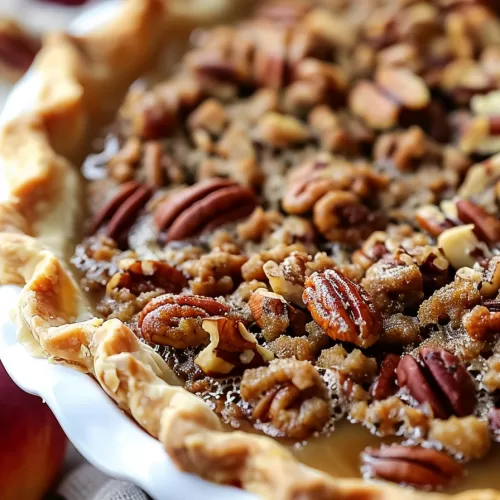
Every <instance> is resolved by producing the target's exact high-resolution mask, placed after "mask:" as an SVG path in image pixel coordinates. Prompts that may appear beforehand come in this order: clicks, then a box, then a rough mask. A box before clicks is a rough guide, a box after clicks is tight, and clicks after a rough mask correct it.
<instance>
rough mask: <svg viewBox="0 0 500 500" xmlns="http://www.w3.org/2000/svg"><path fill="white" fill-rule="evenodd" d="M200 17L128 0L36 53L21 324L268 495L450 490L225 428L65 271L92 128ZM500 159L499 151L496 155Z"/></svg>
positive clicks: (119, 399)
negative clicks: (366, 477) (408, 483)
mask: <svg viewBox="0 0 500 500" xmlns="http://www.w3.org/2000/svg"><path fill="white" fill-rule="evenodd" d="M198 3H199V4H201V5H204V8H205V9H207V10H206V11H205V12H203V17H205V18H208V17H210V15H211V13H210V12H209V10H208V7H207V5H208V3H210V2H207V3H204V2H202V1H201V0H200V2H198ZM216 6H217V4H216ZM218 8H219V11H220V10H221V6H220V5H219V6H218ZM197 21H198V20H197V19H195V20H192V19H191V20H190V19H189V18H188V17H187V16H186V15H183V14H182V13H181V14H179V13H177V14H176V13H175V10H173V11H172V10H170V11H169V4H168V2H166V1H164V0H128V1H127V2H126V4H125V5H124V6H123V8H122V11H121V13H120V17H119V19H117V20H116V21H115V22H114V23H113V24H112V25H108V26H105V27H104V28H102V29H98V30H96V31H93V32H92V33H90V34H88V35H85V36H72V35H68V34H61V33H58V34H53V35H50V36H49V37H48V38H47V39H46V41H45V43H44V47H43V49H42V51H41V53H40V55H39V56H38V57H37V59H36V68H37V71H38V73H39V75H40V78H41V88H40V93H39V96H38V101H37V104H36V106H35V108H34V109H33V111H32V112H30V113H28V114H27V115H25V116H21V117H19V118H16V119H14V120H13V121H12V122H11V123H9V124H8V125H6V126H5V127H4V128H3V129H2V131H1V133H0V150H1V151H2V153H3V154H2V157H3V160H4V165H3V171H4V175H5V182H6V183H7V186H8V190H9V194H10V197H9V199H8V200H7V201H5V202H3V203H2V204H1V205H0V227H1V231H2V232H1V233H0V283H2V284H16V285H22V286H24V288H23V290H22V293H21V295H20V298H19V304H18V308H17V323H18V325H19V327H20V328H21V329H23V330H25V331H28V333H30V334H31V335H32V337H33V339H34V341H35V343H36V345H39V347H40V348H41V351H42V353H43V355H44V356H46V357H47V358H49V359H50V360H52V361H53V362H56V363H60V364H64V365H69V366H72V367H73V368H75V369H78V370H81V371H83V372H85V373H88V374H90V375H92V376H94V377H95V378H96V379H97V380H98V382H99V383H100V385H101V386H102V388H103V390H104V391H105V392H106V393H107V394H108V395H109V396H110V397H111V398H112V399H113V400H114V401H115V402H116V403H117V404H118V405H119V407H120V408H122V409H123V410H124V411H126V412H128V413H130V414H131V415H132V416H133V417H134V418H135V420H136V421H137V422H138V423H139V425H141V426H142V427H143V428H144V429H145V430H146V431H147V432H149V433H150V434H151V435H152V436H154V437H156V438H157V439H159V440H160V441H161V442H162V444H163V446H164V447H165V450H166V452H167V453H168V454H169V455H170V457H171V458H172V460H173V461H174V462H175V464H176V465H177V466H178V467H179V468H180V469H181V470H183V471H187V472H191V473H195V474H197V475H199V476H201V477H203V478H205V479H208V480H210V481H213V482H216V483H221V484H229V485H238V486H240V487H241V488H243V489H245V490H247V491H249V492H252V493H255V494H257V495H259V496H261V497H264V498H274V499H277V498H282V499H292V498H303V499H306V498H307V499H313V498H314V499H333V498H335V499H337V498H338V499H352V500H354V499H361V498H363V499H367V500H368V499H373V500H375V499H377V500H382V499H384V500H391V499H412V498H415V499H417V498H424V497H425V498H429V499H432V498H435V499H438V498H451V497H449V496H448V495H445V494H439V493H421V492H415V491H413V490H409V489H403V488H401V487H397V486H392V485H389V484H387V483H383V482H365V481H363V480H361V479H341V478H335V477H331V476H329V475H326V474H324V473H320V472H318V471H316V470H314V469H312V468H309V467H307V466H305V465H303V464H301V463H300V462H299V461H297V460H296V458H295V457H294V456H293V455H292V454H291V453H290V452H289V451H288V450H287V449H286V448H284V447H283V446H281V445H280V444H279V443H277V442H276V441H274V440H272V439H270V438H268V437H262V436H257V435H254V434H248V433H245V432H241V431H232V432H225V431H223V428H222V424H221V422H220V421H219V419H218V417H217V416H216V415H215V413H214V412H213V411H212V410H210V409H209V408H208V406H207V405H206V404H205V403H204V402H203V401H201V400H200V399H198V398H197V397H196V396H195V395H193V394H191V393H190V392H188V391H187V390H185V389H183V388H182V387H180V386H179V381H178V379H177V377H176V376H175V374H174V373H173V372H172V370H171V369H170V368H169V367H168V366H167V364H166V362H165V361H164V360H163V359H162V358H161V357H160V356H159V355H158V354H157V353H155V352H154V351H153V349H151V348H150V347H148V346H147V345H145V344H144V343H142V342H140V341H139V340H138V339H137V338H136V336H135V335H134V334H133V333H132V331H131V330H130V329H129V328H128V327H127V326H125V325H124V324H123V323H122V322H121V321H119V320H118V319H112V320H107V321H104V320H102V319H99V318H97V317H94V314H93V313H92V310H91V307H90V304H89V303H88V301H87V298H86V296H85V294H84V293H83V291H82V290H81V289H80V287H79V286H78V284H77V283H76V282H75V280H74V279H73V277H72V276H71V274H70V273H69V271H68V270H67V269H66V267H65V264H64V260H65V258H67V256H68V251H69V249H70V248H71V246H72V244H73V242H74V239H75V238H76V237H77V236H78V222H77V221H78V218H79V215H80V207H81V206H82V204H81V203H80V197H79V191H80V189H79V187H80V178H79V175H78V173H77V172H76V170H75V168H74V167H73V166H72V162H76V161H78V160H79V159H81V158H82V155H83V154H84V152H85V151H86V149H87V146H88V143H89V140H90V139H91V133H92V130H96V129H97V128H98V127H99V124H100V123H102V122H103V121H105V120H106V119H107V118H109V117H110V116H111V114H112V113H114V112H115V111H116V108H117V106H118V104H119V102H120V101H121V98H122V97H123V94H124V93H125V91H126V89H127V88H128V87H129V85H130V83H131V82H132V81H133V80H134V79H135V78H136V77H137V76H138V75H139V74H140V73H141V72H142V71H143V70H144V68H145V67H146V65H147V63H148V61H149V60H151V58H152V57H153V56H154V53H155V51H156V48H157V47H158V46H159V45H160V44H162V43H164V42H165V41H166V40H167V39H168V35H169V29H168V27H169V26H172V25H173V24H176V25H177V26H178V25H179V22H181V24H182V23H186V24H185V25H186V26H187V25H188V24H189V23H190V22H197ZM497 161H498V162H500V156H498V157H496V158H493V159H492V160H491V162H490V163H491V164H496V162H497ZM454 498H457V499H463V500H493V499H497V498H498V499H500V492H495V491H492V490H481V491H479V490H474V491H473V490H471V491H468V492H464V493H460V494H457V495H454Z"/></svg>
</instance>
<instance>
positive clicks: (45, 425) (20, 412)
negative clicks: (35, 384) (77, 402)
mask: <svg viewBox="0 0 500 500" xmlns="http://www.w3.org/2000/svg"><path fill="white" fill-rule="evenodd" d="M65 450H66V436H65V435H64V432H63V431H62V429H61V427H60V426H59V424H58V423H57V420H56V419H55V417H54V415H53V414H52V412H51V411H50V409H49V407H48V406H47V405H46V404H44V403H43V402H42V400H41V399H40V398H38V397H36V396H32V395H30V394H27V393H26V392H24V391H22V390H21V389H19V387H17V386H16V385H15V384H14V382H12V380H11V379H10V377H9V375H8V374H7V372H6V371H5V368H4V367H3V365H2V364H1V363H0V498H1V499H2V500H39V499H41V498H42V497H43V496H44V494H45V493H46V492H47V490H48V489H49V487H50V486H51V485H52V484H53V482H54V480H55V478H56V476H57V473H58V472H59V470H60V467H61V464H62V462H63V460H64V453H65Z"/></svg>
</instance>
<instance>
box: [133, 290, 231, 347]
mask: <svg viewBox="0 0 500 500" xmlns="http://www.w3.org/2000/svg"><path fill="white" fill-rule="evenodd" d="M229 311H230V309H229V306H228V305H226V304H224V303H223V302H219V301H217V300H215V299H210V298H208V297H202V296H199V295H170V294H166V295H161V296H159V297H156V298H154V299H153V300H152V301H151V302H149V303H148V305H147V306H146V307H145V308H144V309H143V310H142V312H141V314H140V316H139V323H138V324H139V328H140V330H141V333H142V336H143V337H144V338H145V339H146V340H147V341H148V342H152V343H154V344H163V345H169V346H172V347H176V348H178V349H183V348H185V347H190V346H198V345H200V344H204V343H206V342H207V341H208V338H209V336H208V334H207V332H206V331H205V330H204V329H203V328H202V324H201V320H202V318H208V317H211V316H221V315H226V314H228V313H229Z"/></svg>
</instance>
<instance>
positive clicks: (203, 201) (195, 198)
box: [154, 178, 257, 241]
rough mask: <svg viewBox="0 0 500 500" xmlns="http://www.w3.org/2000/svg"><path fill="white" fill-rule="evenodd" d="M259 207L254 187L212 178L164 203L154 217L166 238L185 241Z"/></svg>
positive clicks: (241, 216) (167, 239) (239, 217)
mask: <svg viewBox="0 0 500 500" xmlns="http://www.w3.org/2000/svg"><path fill="white" fill-rule="evenodd" d="M256 206H257V198H256V196H255V194H254V193H253V191H252V190H250V189H248V188H245V187H243V186H240V185H238V184H236V183H235V182H232V181H229V180H226V179H218V178H214V179H210V180H207V181H204V182H200V183H198V184H195V185H194V186H191V187H188V188H186V189H184V190H183V191H181V192H180V193H179V194H178V195H176V196H174V197H173V198H172V199H169V200H167V201H165V202H164V203H162V204H161V205H160V206H159V207H158V208H157V210H156V212H155V215H154V220H155V224H156V226H157V228H158V229H159V230H164V231H166V234H165V241H174V240H182V239H185V238H189V237H190V236H194V235H196V234H199V233H201V232H203V231H205V230H213V229H215V228H217V227H219V226H220V225H222V224H225V223H227V222H232V221H235V220H238V219H241V218H243V217H245V216H247V215H250V214H251V213H252V212H253V210H254V208H255V207H256Z"/></svg>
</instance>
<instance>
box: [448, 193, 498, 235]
mask: <svg viewBox="0 0 500 500" xmlns="http://www.w3.org/2000/svg"><path fill="white" fill-rule="evenodd" d="M457 212H458V218H459V219H460V220H461V221H462V222H465V223H466V224H474V233H476V235H477V237H478V238H479V239H480V240H482V241H485V242H487V243H490V244H494V243H498V242H499V241H500V221H499V220H498V218H497V217H496V216H494V215H493V214H490V213H488V212H487V211H486V210H485V209H484V208H483V207H481V206H479V205H476V204H475V203H474V202H472V201H470V200H459V201H457Z"/></svg>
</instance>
